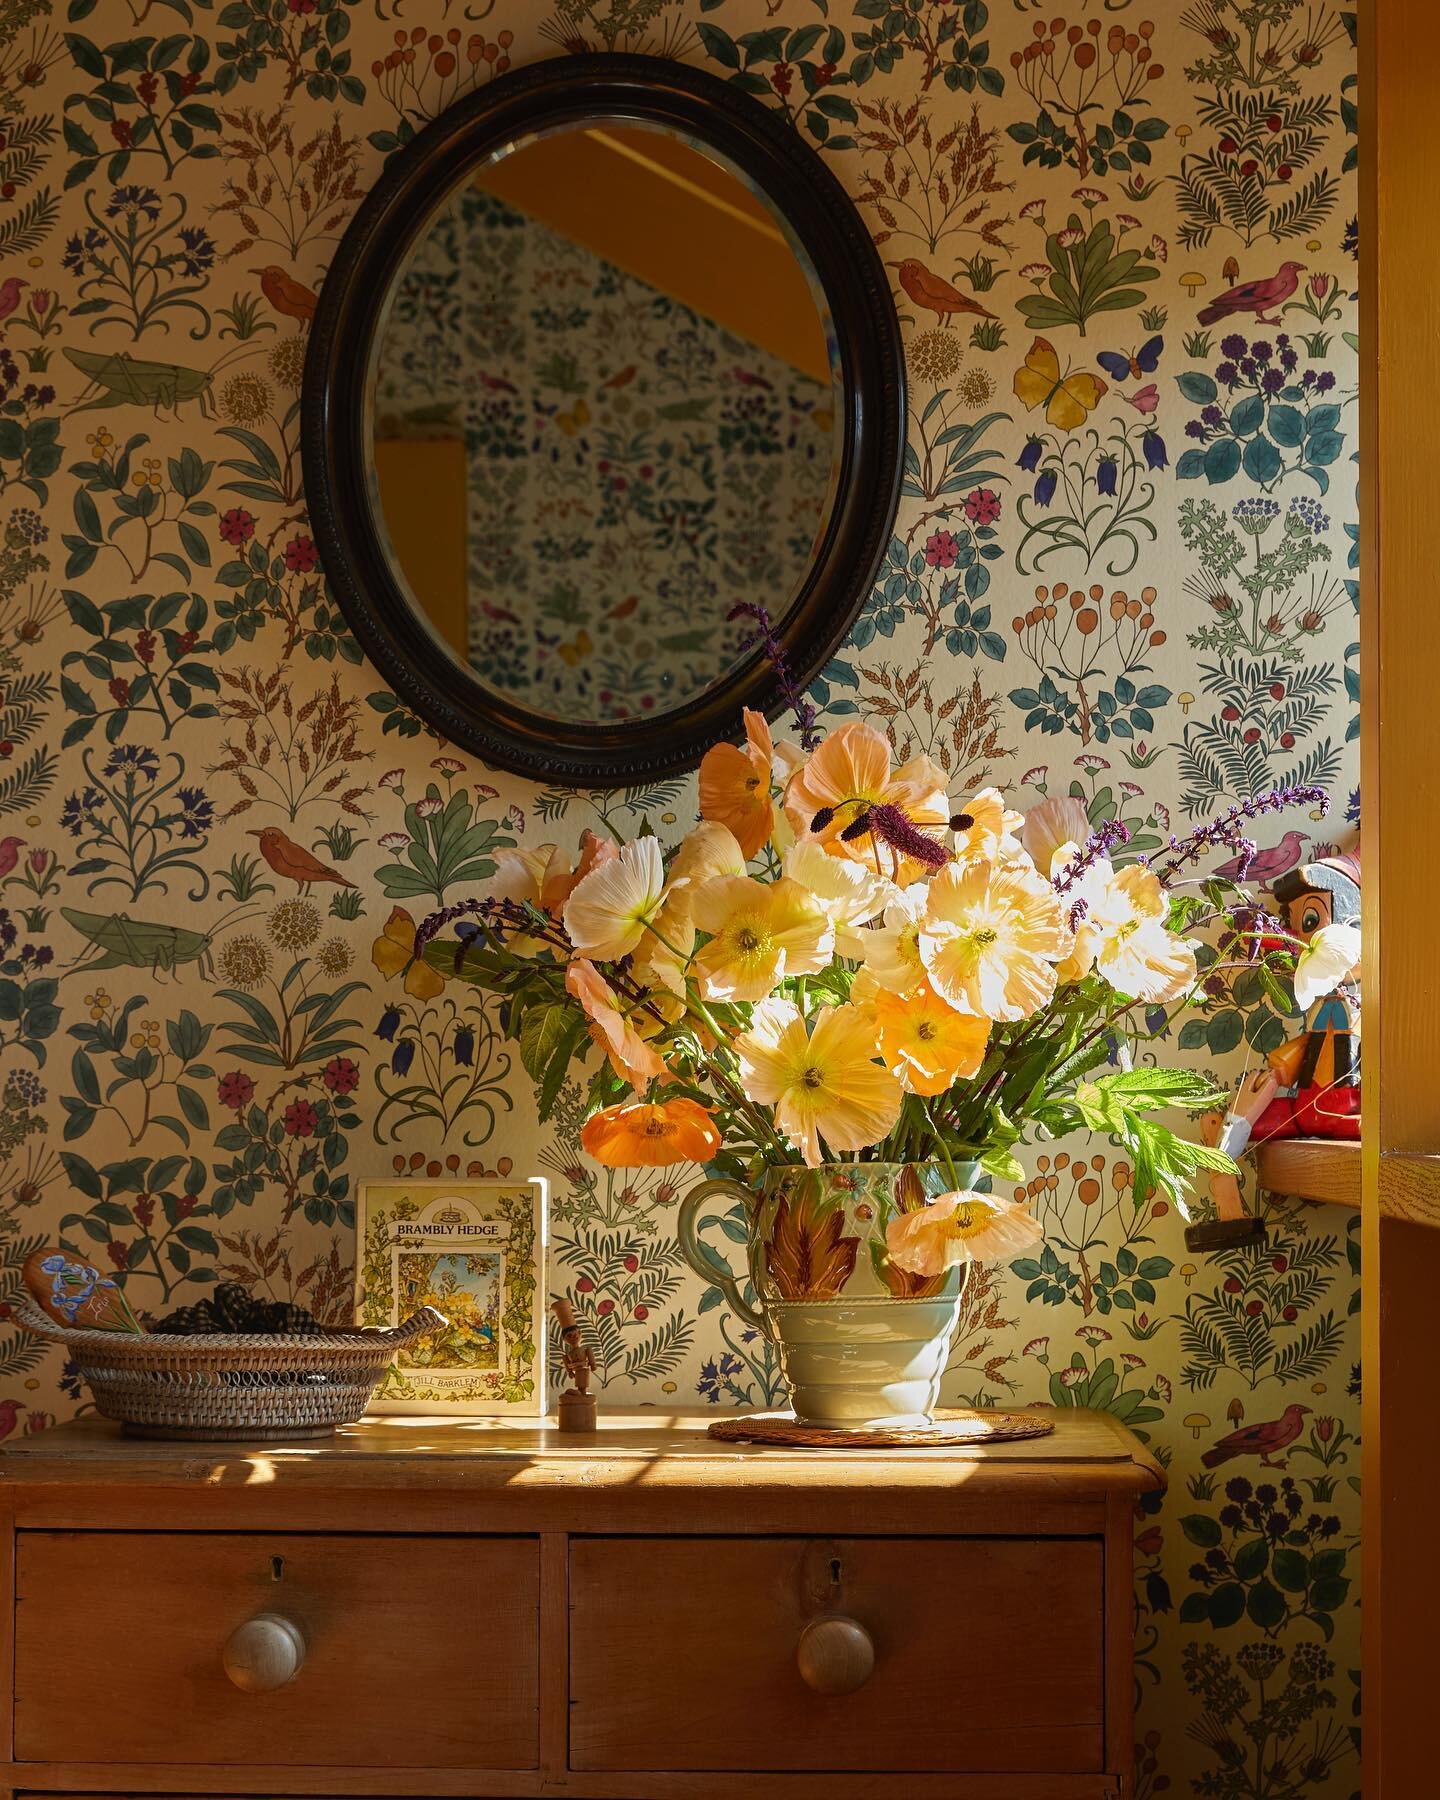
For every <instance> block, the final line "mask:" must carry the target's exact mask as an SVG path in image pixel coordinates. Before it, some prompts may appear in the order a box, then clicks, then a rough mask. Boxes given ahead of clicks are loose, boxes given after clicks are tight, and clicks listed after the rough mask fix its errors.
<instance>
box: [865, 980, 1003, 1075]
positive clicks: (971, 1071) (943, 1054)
mask: <svg viewBox="0 0 1440 1800" xmlns="http://www.w3.org/2000/svg"><path fill="white" fill-rule="evenodd" d="M874 1006H875V1022H876V1026H877V1028H878V1030H879V1034H880V1055H881V1057H882V1058H883V1060H884V1063H885V1067H886V1068H887V1069H889V1071H890V1073H891V1074H892V1075H894V1076H895V1077H896V1079H897V1080H898V1081H899V1082H900V1084H901V1086H902V1087H904V1088H905V1090H906V1092H907V1093H911V1094H943V1093H944V1092H945V1090H946V1089H947V1088H948V1087H950V1086H951V1084H952V1083H954V1082H956V1081H958V1080H959V1079H960V1078H961V1077H962V1076H969V1075H975V1074H978V1073H979V1069H980V1065H981V1063H982V1062H984V1060H985V1046H986V1045H987V1044H988V1043H989V1041H990V1021H989V1020H988V1019H978V1018H976V1017H975V1016H974V1015H973V1014H972V1013H960V1012H956V1010H955V1008H954V1007H953V1006H951V1005H949V1004H948V1003H947V1002H946V1001H944V1000H942V999H941V998H940V996H939V995H938V994H937V993H936V992H935V990H934V988H932V987H931V986H930V985H929V983H928V982H926V983H924V984H923V985H922V986H920V987H919V988H917V989H916V990H915V992H914V993H913V994H907V995H900V994H892V993H887V992H885V991H884V990H883V989H882V990H881V992H880V993H879V994H877V995H876V997H875V1003H874Z"/></svg>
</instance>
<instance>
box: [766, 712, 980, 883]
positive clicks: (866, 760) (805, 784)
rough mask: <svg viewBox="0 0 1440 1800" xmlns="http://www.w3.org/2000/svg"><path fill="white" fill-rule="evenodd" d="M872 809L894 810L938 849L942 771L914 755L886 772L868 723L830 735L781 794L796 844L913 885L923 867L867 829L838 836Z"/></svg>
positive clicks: (945, 803) (946, 811) (945, 799)
mask: <svg viewBox="0 0 1440 1800" xmlns="http://www.w3.org/2000/svg"><path fill="white" fill-rule="evenodd" d="M877 806H890V807H895V808H897V809H898V810H899V811H900V812H901V813H903V814H904V816H905V818H906V820H907V821H908V822H909V823H910V824H911V825H912V826H914V827H916V828H917V829H918V830H919V831H920V832H921V833H922V835H926V836H929V837H931V838H933V839H934V840H935V842H936V843H937V845H938V844H939V839H940V835H941V832H942V830H943V829H944V828H945V827H947V826H948V824H949V821H950V799H949V795H948V793H947V791H946V783H945V773H944V770H943V769H941V768H939V767H938V766H937V765H936V764H935V763H933V762H931V760H930V758H929V757H928V756H917V757H913V758H912V759H911V760H910V761H909V762H907V763H905V764H904V765H903V767H901V768H899V769H895V770H893V771H892V770H891V767H890V745H889V742H888V740H887V739H886V738H885V737H883V736H882V735H881V733H880V732H878V731H876V730H875V728H874V727H873V726H872V725H862V724H859V723H855V724H850V725H842V726H841V727H840V729H839V730H838V731H832V732H831V733H830V734H829V736H828V737H826V738H825V739H824V741H823V742H822V743H821V745H820V747H819V749H818V750H816V751H814V752H813V754H812V755H811V756H810V758H809V760H808V761H807V762H805V763H802V764H801V766H800V767H799V768H798V769H797V770H796V771H795V773H794V774H793V775H792V776H791V778H790V780H789V782H788V783H787V785H786V788H785V816H786V817H787V818H788V819H789V821H790V824H791V827H792V829H793V830H794V832H795V836H796V838H797V839H801V838H806V837H812V838H814V839H816V840H817V841H818V842H819V843H821V844H823V845H824V847H825V849H826V850H827V851H828V852H829V854H830V855H831V856H848V857H850V858H851V859H852V860H853V861H855V862H865V863H868V864H869V865H870V867H872V868H876V867H879V868H883V869H885V870H886V871H887V872H889V873H891V874H893V875H894V877H895V879H896V880H897V881H913V880H915V879H916V878H917V877H918V876H919V875H921V874H923V873H924V872H925V865H924V864H923V863H921V862H917V861H916V860H915V859H914V858H913V857H909V856H905V855H903V854H901V853H900V852H898V851H896V850H894V849H892V848H891V847H890V845H889V844H888V843H882V842H879V841H877V839H876V838H875V837H874V836H873V835H872V834H871V833H870V832H869V831H865V830H861V831H860V833H859V835H858V836H855V837H852V838H847V837H846V836H845V834H846V833H847V832H848V831H850V830H851V829H852V828H853V827H855V826H856V825H857V824H858V823H859V821H860V820H861V819H862V818H864V816H865V815H867V814H868V813H870V812H871V811H872V810H873V809H874V808H875V807H877ZM941 848H942V849H943V846H941Z"/></svg>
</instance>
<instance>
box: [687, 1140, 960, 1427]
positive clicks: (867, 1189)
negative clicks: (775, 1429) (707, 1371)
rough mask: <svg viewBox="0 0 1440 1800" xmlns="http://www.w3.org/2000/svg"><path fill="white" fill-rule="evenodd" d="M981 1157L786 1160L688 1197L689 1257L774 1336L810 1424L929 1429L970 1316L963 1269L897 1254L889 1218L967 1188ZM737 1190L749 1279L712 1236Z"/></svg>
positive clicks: (798, 1410) (795, 1399)
mask: <svg viewBox="0 0 1440 1800" xmlns="http://www.w3.org/2000/svg"><path fill="white" fill-rule="evenodd" d="M976 1172H977V1165H975V1164H973V1163H966V1164H963V1165H957V1166H956V1167H955V1168H954V1169H953V1170H951V1169H948V1168H946V1167H945V1166H944V1165H943V1164H940V1163H853V1162H849V1163H827V1164H823V1165H822V1166H821V1167H819V1168H816V1169H807V1168H802V1167H799V1166H798V1165H792V1164H784V1165H781V1166H778V1167H775V1168H772V1169H770V1170H769V1171H768V1172H767V1173H766V1175H765V1176H764V1178H763V1179H762V1180H761V1182H760V1183H759V1185H758V1187H756V1188H754V1189H752V1188H748V1187H746V1186H744V1185H743V1184H742V1183H741V1182H738V1181H731V1180H729V1179H727V1178H720V1179H717V1180H714V1181H702V1182H701V1183H700V1185H699V1186H698V1187H696V1188H692V1189H691V1191H690V1192H689V1193H688V1194H687V1195H686V1196H685V1198H684V1200H683V1201H682V1203H681V1206H680V1215H679V1219H678V1222H677V1233H678V1236H679V1240H680V1249H681V1252H682V1254H683V1255H684V1257H685V1260H686V1261H687V1262H688V1263H689V1264H690V1266H691V1268H692V1269H694V1270H695V1272H696V1274H697V1275H699V1276H700V1277H701V1279H702V1280H704V1281H707V1282H711V1283H713V1284H714V1285H715V1286H716V1287H718V1288H719V1289H720V1290H721V1292H722V1293H723V1294H724V1295H725V1298H726V1301H727V1302H728V1303H729V1305H730V1307H731V1308H732V1310H733V1311H734V1312H735V1313H737V1314H738V1315H739V1317H740V1318H742V1319H744V1320H745V1321H746V1323H747V1324H750V1325H753V1326H755V1327H756V1329H757V1330H760V1331H762V1332H764V1333H765V1335H766V1336H767V1337H768V1338H770V1339H771V1341H772V1342H773V1343H774V1344H775V1346H776V1349H777V1352H778V1354H779V1359H780V1367H781V1370H782V1372H783V1374H784V1376H785V1379H786V1381H787V1382H788V1384H789V1387H790V1396H791V1401H792V1404H793V1405H794V1408H795V1416H796V1418H797V1419H799V1420H800V1421H801V1422H802V1423H803V1424H807V1425H817V1426H826V1425H828V1426H833V1427H835V1428H837V1429H838V1428H843V1429H845V1430H847V1431H855V1430H859V1429H864V1428H866V1427H869V1428H871V1429H875V1430H881V1429H886V1428H891V1429H893V1428H895V1427H897V1426H918V1425H928V1424H929V1423H930V1422H931V1417H932V1414H933V1412H934V1409H935V1406H936V1403H937V1401H938V1399H939V1394H940V1379H941V1376H942V1375H943V1374H944V1372H945V1365H946V1362H947V1361H948V1359H949V1355H950V1348H951V1345H952V1344H953V1342H954V1339H955V1331H956V1327H957V1325H958V1324H959V1320H960V1302H961V1297H962V1294H963V1291H964V1284H965V1273H966V1270H965V1267H964V1266H963V1265H962V1266H961V1267H959V1268H954V1269H947V1270H946V1271H945V1273H944V1274H943V1275H935V1276H924V1275H912V1274H911V1273H910V1272H909V1271H908V1270H906V1269H902V1268H900V1267H898V1266H897V1265H896V1264H895V1263H894V1262H892V1261H891V1259H890V1256H889V1253H888V1251H887V1249H886V1246H885V1228H886V1226H887V1225H888V1224H889V1222H890V1220H891V1219H892V1218H894V1217H895V1216H896V1214H897V1213H904V1212H912V1211H914V1210H915V1209H916V1208H917V1207H920V1206H923V1205H925V1204H926V1202H927V1200H931V1199H936V1198H938V1197H939V1196H940V1195H941V1194H944V1193H949V1192H952V1191H953V1190H954V1189H955V1188H956V1187H965V1186H967V1185H968V1184H969V1183H971V1182H972V1181H973V1180H974V1178H975V1175H976ZM736 1200H738V1201H739V1202H740V1203H741V1205H742V1206H743V1208H744V1212H745V1228H746V1247H747V1250H748V1256H749V1270H748V1282H747V1281H746V1280H745V1279H744V1278H742V1277H740V1276H737V1275H736V1273H735V1271H734V1270H733V1269H732V1268H731V1266H730V1264H729V1263H728V1261H726V1259H725V1258H724V1257H723V1256H722V1255H720V1254H719V1253H718V1252H717V1251H715V1250H712V1249H711V1248H710V1246H709V1245H708V1244H707V1243H705V1242H703V1241H702V1236H701V1234H702V1233H703V1232H705V1231H706V1230H707V1228H711V1227H717V1226H720V1225H721V1223H722V1221H723V1220H724V1219H725V1217H726V1214H727V1212H728V1211H729V1210H730V1209H731V1207H732V1206H733V1203H734V1202H735V1201H736Z"/></svg>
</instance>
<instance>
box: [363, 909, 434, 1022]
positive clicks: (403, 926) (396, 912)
mask: <svg viewBox="0 0 1440 1800" xmlns="http://www.w3.org/2000/svg"><path fill="white" fill-rule="evenodd" d="M370 960H371V962H373V963H374V965H375V967H376V968H377V969H378V970H379V971H380V973H381V974H382V975H398V974H399V973H400V971H401V970H402V969H403V970H404V971H405V992H406V993H407V994H409V995H411V996H412V998H414V999H416V1000H433V999H434V998H435V996H436V995H437V994H443V993H444V991H445V977H444V976H443V975H442V974H441V973H440V971H439V970H438V969H432V968H431V966H430V964H429V963H427V962H418V961H417V960H416V957H415V921H414V920H413V919H412V918H411V917H410V915H409V913H408V912H406V910H405V908H404V907H403V906H396V907H392V908H391V912H390V917H389V918H388V919H387V920H386V921H385V929H384V930H383V931H382V932H381V933H380V935H379V937H377V938H376V940H375V942H374V943H373V944H372V945H371V946H370Z"/></svg>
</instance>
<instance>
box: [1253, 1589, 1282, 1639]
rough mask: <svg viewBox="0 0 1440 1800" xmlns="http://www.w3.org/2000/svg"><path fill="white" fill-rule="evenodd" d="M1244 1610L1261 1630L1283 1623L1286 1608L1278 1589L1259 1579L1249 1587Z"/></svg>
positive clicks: (1270, 1629) (1267, 1629)
mask: <svg viewBox="0 0 1440 1800" xmlns="http://www.w3.org/2000/svg"><path fill="white" fill-rule="evenodd" d="M1245 1610H1246V1612H1247V1613H1249V1615H1250V1617H1251V1619H1252V1621H1253V1622H1254V1623H1255V1624H1256V1625H1258V1626H1259V1627H1260V1628H1261V1630H1262V1631H1272V1630H1273V1629H1274V1628H1275V1626H1277V1625H1279V1624H1281V1623H1283V1621H1284V1619H1285V1614H1286V1611H1287V1608H1286V1605H1285V1599H1284V1596H1283V1595H1282V1594H1281V1592H1280V1590H1279V1589H1278V1588H1277V1587H1275V1586H1273V1585H1272V1584H1271V1583H1270V1582H1268V1581H1261V1582H1258V1583H1257V1584H1256V1585H1255V1586H1254V1587H1253V1588H1251V1590H1250V1598H1249V1599H1248V1600H1247V1601H1246V1603H1245Z"/></svg>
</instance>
